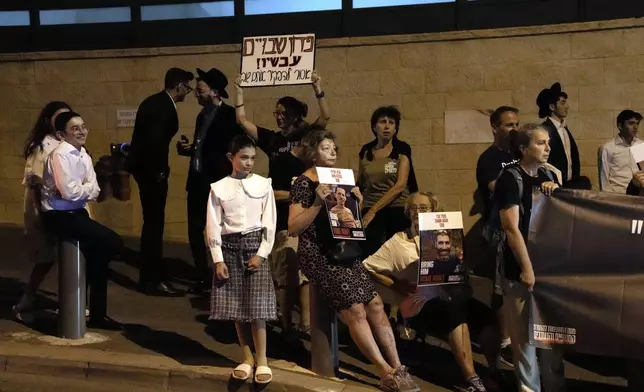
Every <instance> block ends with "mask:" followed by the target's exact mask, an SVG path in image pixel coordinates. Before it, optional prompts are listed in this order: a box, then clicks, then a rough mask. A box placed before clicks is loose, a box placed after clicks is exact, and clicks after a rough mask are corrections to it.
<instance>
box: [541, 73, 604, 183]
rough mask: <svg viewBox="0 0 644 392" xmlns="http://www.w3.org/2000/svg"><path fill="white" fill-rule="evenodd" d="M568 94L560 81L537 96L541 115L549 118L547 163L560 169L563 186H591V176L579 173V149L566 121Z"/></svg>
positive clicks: (546, 124)
mask: <svg viewBox="0 0 644 392" xmlns="http://www.w3.org/2000/svg"><path fill="white" fill-rule="evenodd" d="M567 101H568V94H566V93H565V92H564V91H562V90H561V84H559V83H558V82H557V83H555V84H553V85H552V86H551V87H550V88H547V89H543V90H541V92H540V93H539V96H538V97H537V106H538V107H539V118H544V117H545V118H546V120H545V121H544V122H543V124H542V125H543V126H544V127H545V128H546V129H547V130H548V133H549V134H550V158H548V163H549V164H551V165H553V166H554V167H556V168H557V169H559V171H561V177H562V182H563V183H562V185H563V187H564V188H572V189H591V188H592V185H591V183H590V179H588V177H585V176H581V175H580V168H581V166H580V163H579V149H578V148H577V143H576V142H575V138H574V137H573V136H572V133H570V130H569V129H568V125H567V124H566V117H568V109H569V106H568V102H567Z"/></svg>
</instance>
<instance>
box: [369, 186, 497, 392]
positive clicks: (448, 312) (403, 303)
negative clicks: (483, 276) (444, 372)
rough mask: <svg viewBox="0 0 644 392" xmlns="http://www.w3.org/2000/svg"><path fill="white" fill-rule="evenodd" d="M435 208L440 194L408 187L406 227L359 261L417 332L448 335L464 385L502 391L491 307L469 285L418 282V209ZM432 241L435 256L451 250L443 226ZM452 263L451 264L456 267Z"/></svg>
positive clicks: (441, 259) (441, 256) (475, 390)
mask: <svg viewBox="0 0 644 392" xmlns="http://www.w3.org/2000/svg"><path fill="white" fill-rule="evenodd" d="M437 210H438V200H437V199H436V198H435V197H434V195H433V194H431V193H428V192H416V193H412V194H411V195H410V196H409V197H408V198H407V201H406V202H405V213H406V214H407V217H408V218H409V219H410V221H411V225H410V227H408V228H407V229H406V230H404V231H401V232H399V233H396V234H394V235H393V236H392V237H391V238H390V239H389V240H387V241H386V242H385V243H384V244H383V245H382V246H381V247H380V249H378V250H377V251H376V252H375V253H374V254H372V255H371V256H369V257H367V258H366V259H365V260H364V261H363V264H364V266H365V268H366V269H367V271H369V273H371V275H372V277H373V279H374V280H375V281H376V282H378V283H380V284H381V285H382V286H384V288H386V289H383V290H385V291H390V292H392V293H393V296H394V297H395V298H396V303H397V304H398V305H399V306H400V310H401V313H402V315H403V317H404V318H405V321H406V322H407V323H409V326H410V327H412V328H413V329H415V330H416V332H417V336H420V337H421V338H423V339H424V337H425V335H426V334H427V333H430V332H432V333H438V334H440V335H447V336H448V341H449V345H450V348H451V350H452V353H453V354H454V358H455V359H456V362H457V363H458V366H459V367H460V369H461V372H462V373H463V376H464V378H465V381H466V383H467V386H466V387H467V391H472V392H480V391H486V390H498V391H501V390H502V389H500V388H502V386H503V385H504V380H503V377H502V376H501V374H500V373H499V372H498V365H499V351H500V346H499V344H498V342H499V339H500V331H499V327H498V324H497V322H496V318H495V315H494V312H493V311H492V309H490V308H489V307H487V306H486V305H485V304H483V303H482V302H479V301H477V300H475V299H474V298H472V296H471V289H470V287H469V285H450V286H435V285H433V286H421V287H418V282H419V280H420V274H419V272H420V268H419V266H418V263H419V262H420V256H421V255H420V224H419V219H418V217H419V214H421V213H426V212H434V211H437ZM439 242H442V244H439ZM435 245H438V248H437V249H438V259H437V260H439V261H437V262H439V263H440V262H443V263H445V262H446V260H449V259H450V255H451V252H450V251H451V245H450V244H449V234H448V232H447V231H439V233H438V234H437V236H436V244H435ZM455 262H458V259H456V260H455ZM448 264H449V263H448ZM450 268H451V270H454V268H455V267H454V266H453V265H452V266H450ZM382 294H383V295H385V293H384V292H382ZM387 294H389V293H387ZM470 334H472V335H474V336H475V337H478V341H479V343H480V345H481V349H482V351H483V354H484V355H485V358H486V360H487V362H488V366H489V367H490V371H491V374H490V377H488V378H487V379H486V380H485V383H484V382H483V381H482V380H481V378H480V377H479V376H478V375H477V374H476V370H475V369H474V361H473V359H472V345H471V342H470ZM486 386H487V388H486Z"/></svg>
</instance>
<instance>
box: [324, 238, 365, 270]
mask: <svg viewBox="0 0 644 392" xmlns="http://www.w3.org/2000/svg"><path fill="white" fill-rule="evenodd" d="M325 253H326V256H327V257H328V258H329V261H330V262H331V263H334V264H345V265H346V264H353V263H354V262H355V261H356V260H359V259H360V257H362V248H361V247H360V245H359V244H358V243H357V241H346V240H345V241H335V242H334V243H333V244H332V245H330V246H329V247H328V248H327V250H326V252H325Z"/></svg>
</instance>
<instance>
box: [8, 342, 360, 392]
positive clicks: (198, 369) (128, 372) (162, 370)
mask: <svg viewBox="0 0 644 392" xmlns="http://www.w3.org/2000/svg"><path fill="white" fill-rule="evenodd" d="M0 352H1V353H2V354H0V370H2V371H5V372H8V373H21V374H33V375H40V376H54V377H64V378H73V379H78V380H87V381H91V382H102V383H109V384H111V385H114V386H115V387H116V386H118V385H127V386H136V387H148V388H155V389H158V390H172V391H190V392H194V391H201V390H222V391H223V390H231V389H232V390H240V389H242V388H244V387H246V386H249V387H250V386H251V385H252V384H251V383H250V382H247V383H244V382H237V381H235V380H231V379H230V369H228V368H224V367H213V366H189V365H183V364H181V363H179V362H177V361H175V360H173V359H171V358H168V357H164V356H161V355H145V354H124V353H115V352H109V351H103V352H100V354H98V353H97V350H95V349H87V348H79V347H74V348H71V347H47V346H42V345H31V344H25V343H10V342H2V343H0ZM273 377H274V379H273V382H272V383H271V385H269V386H267V387H266V388H265V389H263V390H265V391H298V392H300V391H302V392H303V391H334V392H368V391H371V390H373V389H372V388H367V387H362V386H359V385H352V384H346V383H342V382H337V381H332V380H328V379H323V378H319V377H314V376H311V375H303V374H298V373H294V372H290V371H286V370H281V369H275V370H274V374H273ZM231 387H232V388H231Z"/></svg>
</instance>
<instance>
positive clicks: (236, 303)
mask: <svg viewBox="0 0 644 392" xmlns="http://www.w3.org/2000/svg"><path fill="white" fill-rule="evenodd" d="M262 232H263V230H258V231H254V232H251V233H248V234H244V235H242V234H225V235H223V236H222V245H221V248H222V253H223V255H224V263H226V266H227V267H228V276H229V279H228V280H225V281H222V280H217V274H216V273H215V275H214V278H213V284H212V294H211V296H210V319H211V320H234V321H240V322H250V321H253V320H276V319H277V304H276V301H275V289H274V288H273V279H272V277H271V270H270V263H268V262H267V261H266V260H265V261H264V262H263V263H262V265H261V267H260V269H259V271H257V272H252V273H251V272H250V271H248V270H247V269H246V266H247V265H248V260H250V259H251V258H252V257H253V256H255V255H256V254H257V249H259V245H260V244H261V242H262Z"/></svg>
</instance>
